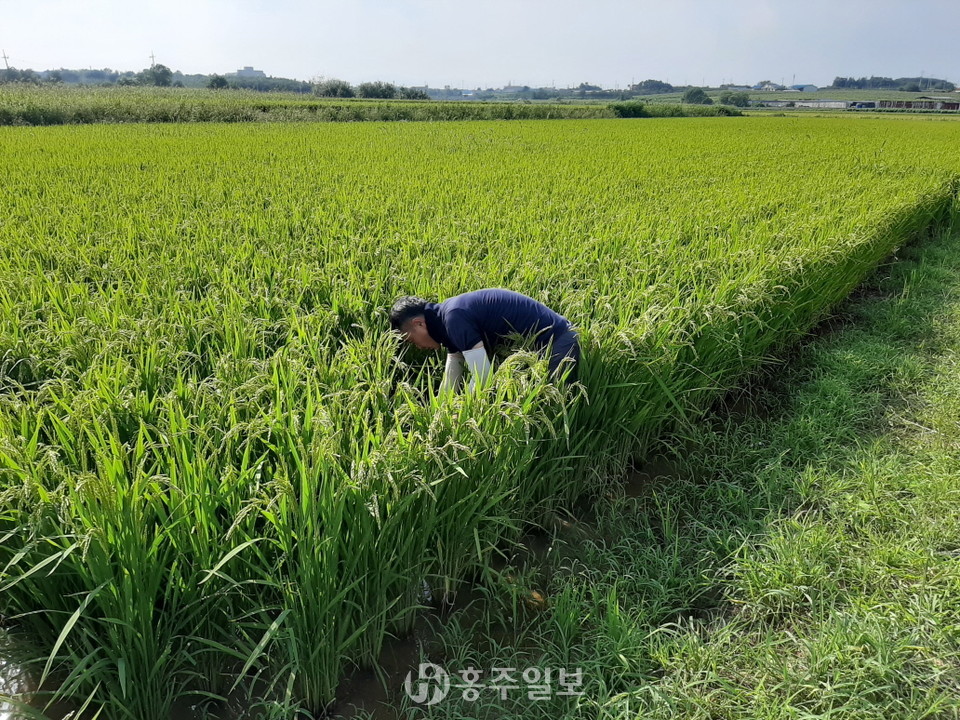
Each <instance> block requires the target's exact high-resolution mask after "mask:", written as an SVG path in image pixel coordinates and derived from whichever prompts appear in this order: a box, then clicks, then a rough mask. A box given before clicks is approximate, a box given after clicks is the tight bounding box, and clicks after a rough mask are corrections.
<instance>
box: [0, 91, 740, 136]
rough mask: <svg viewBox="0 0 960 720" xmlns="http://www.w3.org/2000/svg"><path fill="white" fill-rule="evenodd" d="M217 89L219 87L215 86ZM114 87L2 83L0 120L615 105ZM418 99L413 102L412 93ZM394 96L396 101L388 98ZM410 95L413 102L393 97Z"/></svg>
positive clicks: (449, 113) (548, 113)
mask: <svg viewBox="0 0 960 720" xmlns="http://www.w3.org/2000/svg"><path fill="white" fill-rule="evenodd" d="M337 82H338V81H330V82H329V83H327V84H323V85H322V86H320V87H321V88H322V89H323V91H324V92H325V93H329V94H331V95H335V94H336V93H337V92H339V93H340V97H341V98H349V97H350V96H349V95H348V94H344V93H346V92H347V91H348V90H349V91H350V92H352V89H351V88H350V86H349V85H347V86H346V87H344V86H343V85H337V84H336V83H337ZM218 86H219V87H220V88H222V85H221V84H219V83H218ZM216 90H217V88H211V89H209V90H197V89H183V88H163V87H151V88H143V87H121V88H109V87H107V88H69V87H57V86H31V85H26V86H7V87H4V88H2V89H0V125H70V124H81V123H119V122H359V121H366V120H551V119H560V118H567V119H574V118H577V119H587V118H613V117H620V115H618V113H617V111H616V109H615V106H607V105H585V104H580V105H571V104H546V103H544V104H532V103H517V102H513V103H486V102H483V103H470V102H434V101H428V100H424V99H423V98H422V93H419V91H412V90H410V89H409V88H396V87H394V86H393V85H390V84H389V83H365V84H363V85H361V86H360V87H359V88H358V91H359V93H360V95H361V97H363V98H380V99H377V100H361V99H341V100H330V99H322V100H318V99H313V98H309V97H304V96H303V95H295V94H282V93H272V94H269V95H265V94H263V93H257V92H253V91H249V92H248V91H236V90H231V91H230V92H218V91H216ZM418 97H419V98H420V99H416V98H418ZM394 98H397V99H394ZM401 98H414V99H401ZM706 114H709V115H731V114H735V113H733V112H730V111H729V109H726V110H722V111H718V112H711V113H703V112H700V111H699V109H694V108H692V107H683V108H681V107H680V106H674V105H670V106H665V107H658V108H655V109H654V108H650V109H648V110H647V111H646V112H644V113H643V114H642V115H630V116H629V117H689V116H700V115H706Z"/></svg>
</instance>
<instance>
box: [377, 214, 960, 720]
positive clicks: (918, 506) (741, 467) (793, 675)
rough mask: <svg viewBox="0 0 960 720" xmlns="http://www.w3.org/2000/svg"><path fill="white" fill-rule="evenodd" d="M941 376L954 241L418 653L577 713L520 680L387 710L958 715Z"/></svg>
mask: <svg viewBox="0 0 960 720" xmlns="http://www.w3.org/2000/svg"><path fill="white" fill-rule="evenodd" d="M958 370H960V232H957V231H956V229H954V231H953V232H943V233H941V234H940V235H938V236H937V237H934V238H931V239H928V240H926V241H923V242H921V243H918V244H916V245H915V246H912V247H910V248H908V249H906V250H905V251H903V252H902V253H901V256H900V258H899V259H898V261H897V262H895V263H892V264H890V265H887V266H885V267H884V268H882V269H881V270H880V271H879V272H878V274H877V276H876V277H875V278H874V280H872V281H871V282H870V283H869V284H868V285H867V286H866V287H865V288H863V289H862V290H861V291H860V292H859V293H858V294H857V296H856V297H855V298H853V299H852V300H851V301H850V302H849V303H847V304H846V305H845V306H844V307H842V308H841V309H840V311H839V315H838V317H837V319H835V320H834V321H833V322H831V323H829V324H828V325H827V326H826V327H825V328H824V329H823V330H822V332H821V333H820V336H819V337H817V338H816V339H814V340H813V341H812V342H810V343H808V344H806V345H805V346H804V347H803V348H802V349H800V350H798V351H796V352H795V353H794V355H793V357H791V358H789V360H788V361H787V362H785V363H784V364H783V365H781V366H778V367H771V368H768V369H767V370H765V371H764V372H763V373H762V374H761V376H760V377H759V378H758V382H757V383H755V389H753V390H752V391H751V394H750V395H744V396H742V397H739V398H730V399H728V402H727V404H726V405H725V406H724V407H723V408H719V409H718V411H717V412H716V413H714V414H713V415H712V416H711V417H710V418H709V419H708V421H707V422H705V423H701V424H699V425H698V426H697V427H695V428H690V429H688V430H687V431H686V432H685V433H684V438H683V439H682V442H681V439H678V438H674V439H673V440H670V441H667V442H665V445H664V447H665V457H664V458H663V459H661V460H658V461H657V462H655V463H652V464H651V465H649V466H648V467H647V468H644V469H643V470H644V471H645V472H640V473H637V474H636V476H635V477H634V478H632V480H631V482H630V483H629V485H628V486H627V488H626V491H625V492H624V491H620V492H615V493H613V494H612V495H611V496H610V497H609V498H608V501H607V502H605V503H603V504H602V505H600V506H597V507H595V508H593V509H592V510H591V513H590V514H591V515H592V516H591V517H589V518H588V519H586V520H585V519H584V518H583V517H581V518H580V520H579V521H576V520H571V522H570V523H568V524H567V526H566V531H564V532H563V533H561V534H560V535H559V537H557V538H555V539H554V540H553V544H552V545H551V546H550V549H549V550H548V551H547V552H546V554H545V562H542V563H536V564H527V565H523V564H522V563H520V562H515V563H513V565H514V566H513V567H511V566H510V565H508V567H507V568H505V569H504V570H503V572H502V573H501V574H500V576H499V578H498V580H497V581H496V582H498V583H499V584H501V585H502V586H505V587H507V588H508V589H512V590H513V593H512V595H511V594H510V593H507V594H506V595H504V594H503V593H491V598H492V600H491V602H489V603H486V604H485V606H484V609H483V611H482V612H476V611H471V610H470V609H467V610H464V611H457V612H455V613H453V617H452V621H450V622H448V623H447V624H446V626H445V629H444V630H443V631H442V632H441V633H440V636H439V640H437V641H435V642H433V643H432V644H429V645H428V646H427V647H426V652H427V653H428V655H429V658H430V659H431V660H433V661H434V662H437V663H438V664H442V665H443V667H444V668H445V669H446V670H447V671H448V672H450V673H451V674H453V681H454V683H455V684H456V683H458V682H460V680H459V678H458V677H456V675H455V673H458V672H460V671H462V670H464V669H466V668H467V667H468V666H471V665H472V666H473V667H475V668H478V669H480V670H481V671H483V677H482V679H481V683H488V681H489V679H490V677H491V674H490V669H491V668H492V667H494V666H496V667H514V668H518V670H517V672H516V673H515V675H517V676H519V675H520V672H521V671H522V670H523V669H524V668H527V667H535V668H545V667H552V668H555V669H556V668H560V667H566V668H570V669H572V668H574V667H576V666H579V667H581V668H582V669H583V678H584V686H583V688H582V689H583V692H584V694H583V695H582V696H581V697H579V698H558V697H556V696H555V695H554V696H552V697H551V698H550V699H548V700H543V701H532V700H530V699H529V698H528V697H527V696H526V691H527V689H528V688H527V685H526V684H525V683H523V682H522V680H521V681H520V682H519V683H517V684H518V685H519V687H518V688H517V689H514V690H509V691H507V692H506V693H504V694H505V695H506V697H505V698H503V697H501V696H500V695H499V694H498V693H497V692H496V691H494V690H491V689H489V688H487V689H484V690H482V691H481V693H480V694H479V698H478V699H477V700H475V701H468V700H463V699H462V698H461V696H460V692H461V691H460V690H457V689H453V690H451V692H450V694H449V695H448V696H447V697H446V698H445V699H444V700H443V701H442V702H439V703H437V704H436V705H433V706H432V707H429V708H424V707H423V706H416V705H414V704H413V703H412V702H410V701H409V700H406V699H405V698H401V697H398V698H397V703H399V706H398V707H395V710H394V712H399V716H401V717H405V718H406V717H417V718H419V717H424V718H426V717H429V718H481V717H483V718H486V717H489V718H506V717H517V718H540V717H543V718H548V717H549V718H557V717H578V718H581V717H582V718H603V719H611V720H612V719H614V718H616V719H618V720H619V719H624V720H625V719H627V718H827V717H829V718H877V719H878V720H880V719H884V720H886V719H888V718H898V719H906V718H956V717H960V481H958V478H960V422H958V418H960V372H958ZM681 447H682V449H680V448H681ZM498 597H499V598H500V599H499V600H498V599H496V598H498ZM504 598H506V599H504ZM478 636H480V637H483V638H486V639H485V640H484V641H483V642H481V643H479V644H478V643H477V642H476V640H475V638H476V637H478ZM552 684H553V690H554V691H556V690H560V689H561V688H560V687H559V685H558V683H557V678H556V673H555V675H554V679H553V682H552ZM402 694H403V693H402V692H398V695H402ZM359 716H360V717H363V716H364V713H360V715H359ZM378 717H379V715H378Z"/></svg>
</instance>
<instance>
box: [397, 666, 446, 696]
mask: <svg viewBox="0 0 960 720" xmlns="http://www.w3.org/2000/svg"><path fill="white" fill-rule="evenodd" d="M403 689H404V690H405V691H406V693H407V697H408V698H410V699H411V700H413V701H414V702H415V703H419V704H421V705H436V704H437V703H438V702H440V701H441V700H443V699H444V698H445V697H446V696H447V693H448V692H449V691H450V676H449V675H447V671H446V670H444V669H443V668H442V667H440V666H439V665H434V664H433V663H420V667H419V668H418V669H417V678H416V687H414V678H413V671H412V670H411V671H410V672H408V673H407V677H406V679H405V680H404V681H403Z"/></svg>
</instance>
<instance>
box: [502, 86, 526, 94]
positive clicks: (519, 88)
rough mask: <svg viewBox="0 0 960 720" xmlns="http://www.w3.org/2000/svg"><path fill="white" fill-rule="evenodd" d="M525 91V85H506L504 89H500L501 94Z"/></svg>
mask: <svg viewBox="0 0 960 720" xmlns="http://www.w3.org/2000/svg"><path fill="white" fill-rule="evenodd" d="M524 89H525V88H524V86H523V85H504V86H503V87H502V88H500V92H505V93H519V92H523V91H524Z"/></svg>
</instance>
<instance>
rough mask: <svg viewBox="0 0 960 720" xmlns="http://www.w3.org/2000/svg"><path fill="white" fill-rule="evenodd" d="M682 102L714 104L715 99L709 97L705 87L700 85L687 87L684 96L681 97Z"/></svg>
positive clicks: (688, 103)
mask: <svg viewBox="0 0 960 720" xmlns="http://www.w3.org/2000/svg"><path fill="white" fill-rule="evenodd" d="M680 102H682V103H686V104H687V105H713V100H711V99H710V98H709V97H707V94H706V93H705V92H704V91H703V88H698V87H692V88H687V90H686V91H685V92H684V93H683V97H681V98H680Z"/></svg>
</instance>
